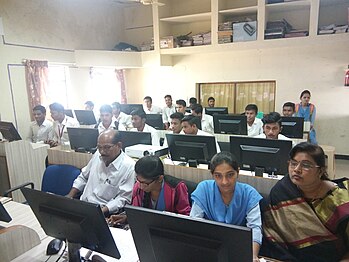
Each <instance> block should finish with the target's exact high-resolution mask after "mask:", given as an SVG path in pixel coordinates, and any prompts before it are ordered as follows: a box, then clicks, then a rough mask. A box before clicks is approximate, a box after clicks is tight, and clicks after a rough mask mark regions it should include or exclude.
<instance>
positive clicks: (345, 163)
mask: <svg viewBox="0 0 349 262" xmlns="http://www.w3.org/2000/svg"><path fill="white" fill-rule="evenodd" d="M335 164H336V178H341V177H347V178H349V160H343V159H336V160H335Z"/></svg>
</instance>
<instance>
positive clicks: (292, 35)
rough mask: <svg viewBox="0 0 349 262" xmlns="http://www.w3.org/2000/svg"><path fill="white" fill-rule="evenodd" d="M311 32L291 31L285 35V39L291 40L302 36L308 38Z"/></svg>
mask: <svg viewBox="0 0 349 262" xmlns="http://www.w3.org/2000/svg"><path fill="white" fill-rule="evenodd" d="M308 35H309V32H308V31H305V30H291V31H290V32H288V33H286V34H285V38H291V37H302V36H308Z"/></svg>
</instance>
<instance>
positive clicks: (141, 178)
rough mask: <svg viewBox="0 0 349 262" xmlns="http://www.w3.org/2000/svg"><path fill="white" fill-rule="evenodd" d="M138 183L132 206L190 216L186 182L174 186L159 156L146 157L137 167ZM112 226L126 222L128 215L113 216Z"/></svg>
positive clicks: (134, 191)
mask: <svg viewBox="0 0 349 262" xmlns="http://www.w3.org/2000/svg"><path fill="white" fill-rule="evenodd" d="M135 172H136V178H137V182H136V184H135V185H134V187H133V193H132V205H133V206H140V207H146V208H151V209H156V210H160V211H168V212H173V213H177V214H182V215H189V213H190V204H189V197H188V189H187V186H186V185H185V184H184V182H182V181H181V182H179V183H177V184H173V183H172V181H171V182H170V181H169V180H171V179H169V176H166V175H164V165H163V163H162V161H161V160H160V159H159V158H158V157H157V156H145V157H143V158H141V159H139V160H138V161H137V162H136V165H135ZM108 222H109V223H110V224H112V225H116V224H122V223H125V222H126V215H125V214H120V215H112V216H111V217H110V219H109V221H108Z"/></svg>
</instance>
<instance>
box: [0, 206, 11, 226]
mask: <svg viewBox="0 0 349 262" xmlns="http://www.w3.org/2000/svg"><path fill="white" fill-rule="evenodd" d="M11 220H12V218H11V216H10V214H9V213H8V212H7V210H6V209H5V207H4V205H3V204H2V203H1V202H0V221H3V222H7V223H8V222H10V221H11Z"/></svg>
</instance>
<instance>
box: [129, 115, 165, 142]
mask: <svg viewBox="0 0 349 262" xmlns="http://www.w3.org/2000/svg"><path fill="white" fill-rule="evenodd" d="M131 116H132V125H133V128H132V129H131V131H136V132H148V133H150V134H151V141H152V142H151V144H152V145H153V146H159V145H160V134H159V132H158V131H156V129H155V128H154V127H151V126H149V125H147V124H146V123H145V121H146V119H147V118H146V117H147V116H146V114H145V112H144V111H143V110H134V111H132V112H131Z"/></svg>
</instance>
